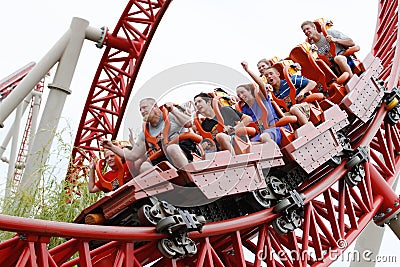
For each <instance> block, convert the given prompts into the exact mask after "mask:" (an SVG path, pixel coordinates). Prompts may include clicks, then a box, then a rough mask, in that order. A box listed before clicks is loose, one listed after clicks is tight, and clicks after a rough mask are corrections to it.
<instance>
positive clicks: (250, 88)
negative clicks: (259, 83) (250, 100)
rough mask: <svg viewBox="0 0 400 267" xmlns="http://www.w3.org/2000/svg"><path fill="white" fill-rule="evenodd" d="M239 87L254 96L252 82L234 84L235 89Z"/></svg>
mask: <svg viewBox="0 0 400 267" xmlns="http://www.w3.org/2000/svg"><path fill="white" fill-rule="evenodd" d="M239 87H243V88H244V89H246V90H247V91H249V92H250V93H251V94H252V95H253V96H254V84H252V83H246V84H241V85H238V86H236V89H238V88H239Z"/></svg>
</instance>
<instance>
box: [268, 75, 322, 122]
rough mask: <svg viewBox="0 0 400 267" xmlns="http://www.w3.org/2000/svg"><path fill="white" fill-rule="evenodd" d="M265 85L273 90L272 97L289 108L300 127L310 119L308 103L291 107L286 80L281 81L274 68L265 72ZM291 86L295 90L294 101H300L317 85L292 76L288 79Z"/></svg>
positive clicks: (305, 79) (300, 77)
mask: <svg viewBox="0 0 400 267" xmlns="http://www.w3.org/2000/svg"><path fill="white" fill-rule="evenodd" d="M265 76H266V79H267V83H268V84H270V85H271V86H272V88H273V93H274V95H275V96H276V97H277V98H279V99H283V100H284V101H285V103H286V105H287V106H288V108H289V112H290V113H291V114H292V115H295V116H296V117H297V122H298V123H299V124H300V125H304V124H306V123H307V122H308V120H309V119H310V104H309V103H299V104H295V105H292V101H291V99H290V95H289V93H290V87H289V84H288V83H287V81H286V80H281V78H280V73H279V71H278V70H277V69H276V68H275V67H270V68H268V69H267V71H266V74H265ZM290 80H291V81H292V83H293V85H294V86H295V88H296V99H295V100H296V101H299V102H300V101H301V100H303V99H304V95H305V94H306V93H308V92H310V91H311V90H312V89H314V87H315V86H316V85H317V83H316V82H315V81H313V80H310V79H307V78H306V77H304V76H300V75H292V76H291V77H290Z"/></svg>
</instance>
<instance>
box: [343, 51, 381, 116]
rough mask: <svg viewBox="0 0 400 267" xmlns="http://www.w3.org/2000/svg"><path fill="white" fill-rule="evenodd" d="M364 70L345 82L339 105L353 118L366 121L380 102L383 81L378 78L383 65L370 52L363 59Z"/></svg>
mask: <svg viewBox="0 0 400 267" xmlns="http://www.w3.org/2000/svg"><path fill="white" fill-rule="evenodd" d="M363 67H364V68H365V71H364V72H363V73H362V75H360V76H357V75H353V77H352V78H351V79H350V81H349V82H348V83H347V84H346V86H345V89H346V92H347V94H346V96H345V97H344V98H343V99H342V101H341V102H340V104H339V105H340V107H341V108H343V109H344V110H346V111H347V112H348V113H349V114H351V115H352V117H354V118H358V119H359V120H361V121H362V122H364V123H365V122H367V121H368V120H369V119H370V118H371V117H372V115H373V114H374V112H375V110H376V108H377V107H378V106H379V105H380V104H381V102H382V98H383V96H384V94H385V87H384V83H383V82H382V81H381V80H379V73H380V72H381V71H382V69H383V66H382V64H381V61H380V59H379V58H376V57H374V56H373V55H372V54H371V53H370V54H368V55H367V57H366V58H365V59H364V61H363Z"/></svg>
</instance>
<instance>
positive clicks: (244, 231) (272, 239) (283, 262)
mask: <svg viewBox="0 0 400 267" xmlns="http://www.w3.org/2000/svg"><path fill="white" fill-rule="evenodd" d="M169 3H170V1H153V2H152V1H129V4H128V6H127V7H126V9H125V11H124V12H123V14H122V16H121V18H120V20H119V23H118V25H117V27H116V29H115V31H114V32H113V33H112V34H108V35H107V38H106V40H105V44H106V45H107V48H106V51H105V52H104V55H103V58H102V59H101V62H100V66H99V68H98V70H97V72H96V75H95V78H94V81H93V84H92V86H91V89H90V92H89V96H88V100H87V102H86V105H85V109H84V112H83V116H82V120H81V122H80V127H79V130H78V134H77V137H76V140H75V149H74V152H73V161H74V163H75V164H77V165H79V163H82V162H83V160H84V159H86V158H87V157H88V154H90V153H92V152H93V151H96V149H97V140H98V139H99V138H101V137H106V138H110V137H111V138H115V137H116V135H117V132H118V129H119V127H120V125H121V120H122V117H123V114H124V111H125V107H126V104H127V101H128V98H129V95H130V93H131V89H132V86H133V83H134V81H135V78H136V75H137V73H138V70H139V67H140V64H141V62H142V59H143V56H144V54H145V52H146V49H147V47H148V45H149V43H150V40H151V38H152V36H153V35H154V32H155V30H156V27H157V25H158V23H159V22H160V20H161V17H162V15H163V14H164V12H165V10H166V9H167V7H168V5H169ZM398 8H399V6H398V2H397V1H389V0H382V1H380V5H379V10H378V21H377V22H378V23H377V28H376V33H375V38H374V43H373V47H372V53H373V54H374V56H376V57H379V58H380V59H381V61H382V65H383V71H382V72H381V74H380V78H381V79H382V80H384V81H385V85H386V87H387V88H388V89H389V90H391V89H392V88H393V87H395V86H397V85H398V74H399V69H398V67H399V66H398V62H399V57H400V55H399V52H400V51H399V45H398V43H399V32H398V27H397V25H398V12H399V11H398ZM386 112H387V111H386V110H385V107H384V106H383V105H382V106H381V107H380V108H379V110H378V112H377V113H376V115H375V117H374V118H373V119H372V121H371V122H370V123H368V124H365V125H364V126H362V127H360V128H359V129H356V130H355V132H354V133H353V134H352V135H353V137H354V139H353V140H357V141H356V143H354V144H352V145H353V146H354V147H356V146H367V147H369V148H370V153H371V158H372V159H373V160H370V161H368V162H366V163H364V168H365V179H364V180H362V181H361V182H360V183H359V184H358V185H357V186H355V187H350V186H348V185H347V183H346V182H345V181H344V180H345V179H342V178H343V176H344V175H345V174H346V173H347V172H348V170H346V169H345V166H344V165H345V164H344V163H342V164H341V165H339V166H337V167H336V168H335V169H334V170H333V171H332V172H330V173H329V174H328V175H326V176H325V177H324V178H323V179H322V180H319V181H318V182H316V183H315V184H313V185H310V186H309V187H308V188H307V189H305V190H304V191H303V193H304V194H305V196H306V198H305V211H304V222H303V226H302V227H301V229H296V230H295V231H293V232H290V233H288V234H285V235H283V236H280V235H278V234H277V233H276V232H275V230H274V228H273V227H272V226H271V222H272V221H273V219H275V218H277V217H278V216H279V215H278V214H276V213H273V211H272V208H270V209H266V210H263V211H260V212H257V213H254V214H250V215H247V216H245V217H238V218H234V219H230V220H226V221H221V222H215V223H209V224H206V225H205V226H204V228H203V232H202V233H191V234H190V237H191V238H192V239H193V240H194V241H195V242H196V244H197V248H198V253H197V254H196V255H195V256H193V257H190V258H183V259H169V258H165V257H162V255H161V254H160V253H159V252H158V250H157V241H158V240H160V239H161V238H163V237H164V235H162V234H158V233H156V232H155V230H154V227H114V226H89V225H78V224H70V223H61V222H50V221H41V220H33V219H26V218H16V217H12V216H6V215H0V225H1V226H0V229H1V230H5V231H11V232H17V233H18V235H16V236H15V237H14V238H12V239H10V240H8V241H5V242H2V243H0V265H1V266H27V265H29V266H36V265H39V266H75V265H76V264H79V266H144V265H146V264H149V263H152V266H261V264H262V262H265V263H266V264H267V265H268V266H308V265H312V266H318V265H319V266H326V265H328V264H330V263H331V262H332V260H333V258H332V257H329V256H330V252H331V251H335V252H336V253H338V254H340V253H341V252H343V249H344V246H342V245H343V243H344V244H351V243H352V242H353V241H354V240H355V239H356V237H357V236H358V235H359V234H360V233H361V232H362V231H363V229H364V228H365V227H366V225H367V224H368V223H369V222H371V220H372V219H373V216H374V215H375V214H377V213H378V214H380V213H383V214H385V213H387V212H388V210H394V209H392V208H393V203H395V202H396V201H398V196H396V195H395V194H394V192H393V191H392V190H391V185H392V184H393V182H394V180H395V178H396V177H397V175H398V172H399V170H400V162H399V156H398V155H399V154H398V152H399V151H400V135H399V128H398V124H397V125H395V126H391V125H390V124H388V123H387V122H386V121H385V120H384V118H385V115H386ZM389 212H390V211H389ZM99 236H102V238H103V239H105V240H109V241H111V242H109V243H107V244H106V245H104V246H102V247H99V248H97V249H95V250H92V251H90V250H89V240H92V239H96V238H98V237H99ZM50 237H66V238H69V240H68V241H66V242H65V243H63V244H61V245H59V246H57V247H55V248H53V249H51V250H48V249H47V246H46V245H47V243H48V242H49V239H50ZM136 241H149V242H148V243H146V244H145V245H142V246H140V247H135V244H137V243H135V242H136ZM244 248H246V250H247V252H246V257H245V252H244ZM293 252H296V253H293ZM76 255H78V256H77V257H75V258H74V257H73V256H76ZM248 255H251V256H250V257H249V256H248ZM271 255H275V256H271ZM276 255H279V257H278V256H276ZM296 255H305V256H303V257H301V259H300V260H299V259H296Z"/></svg>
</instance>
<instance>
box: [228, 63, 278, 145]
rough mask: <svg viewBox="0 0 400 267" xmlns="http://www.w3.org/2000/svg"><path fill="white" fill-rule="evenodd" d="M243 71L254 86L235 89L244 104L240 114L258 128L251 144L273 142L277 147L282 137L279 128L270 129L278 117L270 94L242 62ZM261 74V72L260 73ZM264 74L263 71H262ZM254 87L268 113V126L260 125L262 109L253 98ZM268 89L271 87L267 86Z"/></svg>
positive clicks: (246, 85) (243, 85) (248, 85)
mask: <svg viewBox="0 0 400 267" xmlns="http://www.w3.org/2000/svg"><path fill="white" fill-rule="evenodd" d="M241 64H242V67H243V69H244V70H245V71H246V72H247V73H248V74H249V75H250V77H251V78H252V79H253V80H254V82H255V83H256V85H254V84H242V85H239V86H238V87H236V94H237V96H238V97H239V98H240V100H242V101H243V102H244V104H243V105H242V107H241V109H242V112H243V113H244V114H246V115H249V116H250V117H251V118H252V120H253V121H254V122H256V124H257V125H258V127H259V128H260V132H261V133H260V134H257V135H256V136H254V137H253V138H252V139H251V141H252V142H257V141H260V142H262V143H266V142H269V141H274V142H275V143H277V144H278V145H279V146H280V145H281V139H282V135H281V132H280V128H279V127H270V126H272V125H274V124H275V123H276V122H277V121H278V120H279V117H278V115H277V114H276V112H275V109H274V107H273V106H272V104H271V98H270V95H269V94H270V92H268V91H267V89H266V86H267V85H266V84H265V83H264V82H263V81H262V78H261V77H259V76H257V75H256V74H255V73H253V72H252V71H251V70H250V69H249V67H248V64H247V62H245V61H243V62H242V63H241ZM260 72H261V71H260ZM263 72H264V71H263ZM255 86H258V88H259V89H260V90H259V91H260V94H261V95H260V97H261V99H262V103H263V105H264V107H265V108H266V111H267V113H268V118H267V120H268V122H267V123H268V125H262V124H263V122H262V121H261V120H262V109H261V107H260V105H259V103H258V102H257V101H256V96H255V92H254V89H255ZM268 87H269V88H271V90H272V87H271V86H270V85H268Z"/></svg>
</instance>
